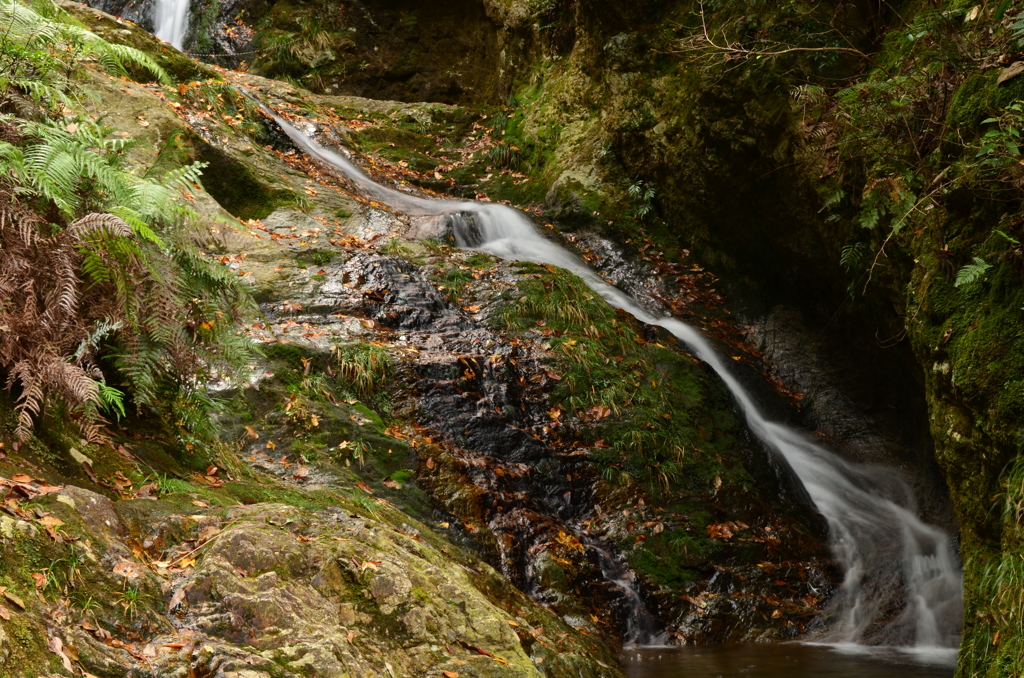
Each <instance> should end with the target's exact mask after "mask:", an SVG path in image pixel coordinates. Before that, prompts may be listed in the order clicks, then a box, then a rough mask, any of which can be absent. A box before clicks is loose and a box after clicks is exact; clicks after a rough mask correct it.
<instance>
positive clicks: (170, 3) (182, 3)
mask: <svg viewBox="0 0 1024 678" xmlns="http://www.w3.org/2000/svg"><path fill="white" fill-rule="evenodd" d="M188 5H189V0H156V4H155V7H154V9H155V11H154V16H153V35H155V36H156V37H158V38H160V39H161V40H163V41H165V42H169V43H171V44H172V45H174V47H175V48H177V49H181V48H182V46H183V45H184V43H185V31H187V30H188Z"/></svg>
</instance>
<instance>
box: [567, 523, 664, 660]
mask: <svg viewBox="0 0 1024 678" xmlns="http://www.w3.org/2000/svg"><path fill="white" fill-rule="evenodd" d="M586 544H587V547H588V548H589V549H591V550H592V551H593V552H594V553H596V554H597V560H598V565H600V567H601V574H603V575H604V578H605V579H606V580H608V581H609V582H610V583H611V584H612V585H613V586H614V587H615V588H617V589H618V590H619V591H620V592H621V594H622V595H621V596H620V598H619V600H621V601H622V602H621V603H620V605H621V606H622V607H623V608H625V609H621V610H619V611H618V612H619V613H620V614H621V616H622V617H624V618H625V625H626V633H625V635H624V636H623V638H622V644H623V645H624V646H625V647H626V648H633V647H657V646H662V645H666V644H667V643H668V639H667V637H666V635H665V634H664V633H661V630H660V629H659V628H658V622H657V621H656V620H655V619H654V617H652V616H651V613H650V610H648V609H647V605H646V604H645V603H644V600H643V598H641V597H640V593H639V591H637V587H636V574H635V573H634V572H633V571H632V570H630V569H629V568H628V567H627V566H626V564H625V563H623V562H622V560H621V558H616V557H615V556H613V555H612V554H611V553H609V552H608V550H607V549H604V548H602V547H601V546H600V545H599V544H597V543H595V542H594V541H593V540H587V542H586Z"/></svg>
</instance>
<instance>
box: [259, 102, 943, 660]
mask: <svg viewBox="0 0 1024 678" xmlns="http://www.w3.org/2000/svg"><path fill="white" fill-rule="evenodd" d="M267 113H268V114H269V115H271V116H272V117H273V118H274V119H275V120H276V121H277V123H278V125H280V127H281V129H283V130H284V132H285V133H286V134H287V135H288V136H289V137H290V138H291V139H292V140H293V141H294V142H295V143H296V144H297V145H298V146H299V147H301V148H302V149H303V150H304V151H305V152H306V153H308V154H309V155H311V156H313V157H316V158H319V159H320V160H322V161H324V162H326V163H328V164H330V165H333V166H334V167H336V168H337V169H339V170H340V171H341V172H343V173H344V174H345V175H346V176H347V177H348V178H349V179H350V180H351V181H352V182H353V183H354V184H355V185H356V186H357V187H358V188H359V189H360V190H361V191H363V192H364V193H365V194H366V195H367V196H368V197H372V198H374V199H376V200H378V201H380V202H382V203H384V204H387V205H389V206H391V207H392V208H394V209H397V210H400V211H403V212H406V213H409V214H418V215H439V214H449V215H451V216H452V219H451V221H452V224H453V227H454V231H455V237H456V241H457V244H458V245H459V246H460V247H463V248H466V249H475V250H479V251H483V252H486V253H488V254H492V255H494V256H497V257H501V258H503V259H520V260H527V261H533V262H536V263H542V264H551V265H554V266H559V267H561V268H565V269H568V270H570V271H572V272H573V273H575V274H576V275H578V276H579V277H580V278H582V279H583V280H584V281H585V282H586V284H587V285H589V286H590V288H591V289H593V290H594V291H595V292H596V293H598V294H600V295H601V296H602V297H603V298H604V299H605V300H606V301H607V302H608V303H609V304H611V305H612V306H614V307H616V308H619V309H622V310H623V311H625V312H627V313H629V314H631V315H632V316H634V317H635V318H636V319H637V320H640V321H641V322H644V323H647V324H649V325H655V326H658V327H663V328H665V329H666V330H668V331H669V332H671V333H672V334H673V335H674V336H675V337H676V338H677V339H678V340H679V341H680V342H682V343H683V344H684V345H686V346H687V347H688V348H689V349H690V351H692V352H693V353H694V355H696V356H697V357H699V358H700V359H701V360H703V361H704V362H706V363H707V364H708V365H709V366H710V367H711V368H712V369H713V370H714V371H715V372H716V373H717V374H718V376H719V377H720V378H721V379H722V381H723V382H724V383H725V385H726V387H727V388H728V389H729V391H730V392H731V393H732V395H733V397H734V398H735V400H736V403H737V405H738V406H739V408H740V409H741V410H742V412H743V414H744V416H745V417H746V421H747V424H748V426H749V427H750V430H751V431H752V432H753V433H754V434H755V435H756V436H757V438H758V439H759V440H760V441H761V442H762V443H763V444H764V445H765V446H766V447H768V448H769V449H770V450H771V451H772V452H773V453H775V454H777V455H779V456H781V457H782V458H783V459H784V460H785V461H786V462H787V463H788V464H789V466H790V467H791V468H792V469H793V472H794V473H795V474H796V476H797V477H798V478H799V479H800V481H801V482H802V483H803V485H804V487H805V488H806V490H807V492H808V494H809V496H810V498H811V500H812V501H813V502H814V505H815V506H816V507H817V509H818V511H819V512H820V513H821V514H822V516H824V517H825V519H826V520H827V522H828V525H829V534H830V537H829V540H830V544H829V545H830V547H831V549H832V552H833V554H834V556H835V558H836V560H837V561H838V562H839V564H840V565H841V566H842V568H843V572H844V577H845V578H844V582H843V584H842V587H841V589H840V592H839V593H838V594H837V597H836V599H835V600H834V602H833V603H832V605H831V606H830V608H829V620H830V622H831V624H830V631H829V634H828V636H827V638H826V640H828V641H829V642H836V643H858V642H862V641H864V640H866V639H868V636H869V635H870V637H871V639H873V640H874V641H875V642H884V643H887V644H892V645H901V646H914V647H916V648H918V649H920V650H923V651H926V650H929V649H939V648H955V647H956V646H957V645H958V644H959V633H960V628H961V624H962V608H963V594H962V575H961V572H960V568H959V563H958V559H957V557H956V554H955V553H954V551H953V546H952V543H951V539H950V537H949V535H947V534H946V533H945V532H943V531H942V530H940V529H939V528H937V527H933V526H931V525H927V524H925V523H924V522H922V521H921V520H920V519H919V518H918V517H917V516H916V515H915V514H914V513H913V512H912V511H910V510H908V509H907V508H904V507H903V506H901V505H900V504H898V503H897V502H896V501H894V500H893V499H891V498H889V497H887V496H886V495H885V494H884V493H883V491H882V490H881V489H880V487H881V486H882V485H883V484H882V483H878V482H875V480H874V478H875V477H877V472H875V473H872V471H871V470H870V469H867V468H863V467H860V466H858V465H855V464H851V463H849V462H846V461H844V460H843V459H841V458H839V457H838V456H836V455H835V454H833V453H832V452H830V451H828V450H826V449H825V448H824V447H822V446H820V445H819V444H817V443H816V442H814V441H813V440H811V438H810V437H809V436H807V435H806V434H804V433H802V432H800V431H797V430H795V429H793V428H790V427H788V426H786V425H783V424H780V423H777V422H773V421H769V420H768V419H766V418H765V416H764V415H763V414H762V412H761V410H760V408H759V407H758V406H757V404H756V403H755V402H754V400H753V398H752V397H751V395H750V393H749V392H748V391H747V390H746V389H745V388H744V387H743V386H742V384H740V382H739V381H738V380H737V378H736V377H735V376H734V375H733V374H732V372H731V371H730V368H729V366H728V365H727V364H726V361H724V360H723V359H722V358H721V356H719V355H718V353H716V351H715V350H714V349H713V348H712V346H711V344H710V343H709V342H708V341H707V339H705V338H704V336H703V335H701V334H700V332H698V331H697V330H695V329H694V328H692V327H690V326H689V325H687V324H685V323H683V322H681V321H679V320H677V319H675V318H671V317H656V316H654V315H652V314H651V313H648V312H647V311H645V310H644V309H642V308H641V307H640V306H639V305H638V304H637V303H636V302H635V301H634V300H633V299H632V298H630V297H629V296H628V295H626V294H625V293H624V292H622V291H621V290H619V289H617V288H615V287H613V286H611V285H609V284H607V283H605V282H604V281H603V280H602V279H601V278H600V277H598V275H597V274H596V273H595V272H594V271H593V270H591V269H590V268H589V267H587V266H586V264H584V263H583V262H582V261H580V260H579V259H577V258H576V257H575V256H573V255H572V254H571V253H570V252H569V251H567V250H566V249H564V248H562V247H560V246H559V245H557V244H555V243H553V242H551V241H549V240H547V239H546V238H544V237H543V236H542V235H541V234H540V233H539V232H538V231H537V230H536V228H535V227H534V225H533V222H532V221H530V219H529V218H528V217H527V216H526V215H525V214H523V213H522V212H519V211H518V210H515V209H513V208H511V207H507V206H505V205H499V204H493V203H479V202H467V201H456V200H427V199H424V198H419V197H416V196H412V195H409V194H407V193H403V192H401V191H397V190H395V189H391V188H387V187H385V186H381V185H380V184H378V183H376V182H374V181H373V180H372V179H370V178H369V177H368V176H366V175H365V174H364V173H363V172H362V171H361V170H359V168H357V167H356V166H355V165H354V164H353V163H351V162H350V161H349V160H347V159H346V158H344V157H343V156H341V155H340V154H338V153H335V152H333V151H330V150H328V149H325V148H323V147H321V146H320V145H318V144H316V143H315V142H313V141H312V140H311V139H310V138H308V137H307V136H306V135H304V134H302V133H301V132H300V131H299V130H297V129H296V128H295V127H293V126H292V125H290V124H289V123H288V122H286V121H285V120H283V119H281V118H280V117H278V116H276V115H274V114H273V112H271V111H267ZM890 480H891V479H890ZM889 484H890V485H891V482H890V483H889ZM621 583H622V584H623V585H625V584H626V583H625V582H621ZM869 632H870V634H869Z"/></svg>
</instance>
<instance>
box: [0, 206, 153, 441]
mask: <svg viewBox="0 0 1024 678" xmlns="http://www.w3.org/2000/svg"><path fill="white" fill-rule="evenodd" d="M46 228H49V226H48V225H46V224H45V223H44V222H43V220H42V219H41V218H40V217H38V216H36V215H35V214H33V213H32V212H31V211H29V210H28V209H27V208H25V207H23V206H21V205H19V204H18V203H17V202H16V201H15V199H14V196H13V194H12V192H11V191H10V190H7V189H0V370H2V371H3V372H4V373H5V374H6V382H7V388H8V389H9V390H11V391H14V392H17V393H18V395H17V398H16V404H15V408H16V411H17V415H18V425H17V435H18V437H19V438H22V439H24V438H26V437H27V436H28V435H29V434H30V432H31V430H32V426H33V420H34V418H36V417H38V416H39V415H40V414H41V413H42V411H43V407H44V404H45V402H46V400H47V399H48V398H52V397H57V398H59V399H61V400H62V401H63V402H64V403H65V404H66V405H67V406H68V407H69V409H70V410H71V412H72V413H73V414H74V416H75V417H76V418H77V419H78V420H79V422H80V423H81V424H82V427H83V432H84V433H85V434H86V435H87V437H90V438H94V439H95V438H99V437H101V434H100V429H99V426H100V425H101V424H102V418H101V416H100V413H99V406H100V404H101V398H100V389H101V379H102V375H101V373H100V371H99V368H98V367H97V365H96V364H95V361H94V358H95V356H94V352H93V351H92V350H90V349H89V347H88V346H86V344H87V341H88V338H89V332H90V327H91V326H94V325H95V324H96V322H98V321H99V322H106V323H108V324H110V323H116V322H118V321H119V320H121V318H120V317H119V309H120V308H123V304H121V303H118V302H119V301H120V300H118V299H115V298H113V297H116V296H117V295H116V294H112V292H113V290H112V287H111V286H110V285H105V286H104V285H98V286H91V287H90V288H89V289H87V290H83V283H82V280H81V276H80V270H81V264H82V259H83V257H84V254H83V244H84V243H86V242H87V241H89V240H90V239H94V238H116V237H130V236H131V235H132V231H131V229H130V228H129V227H128V225H127V224H126V223H125V222H124V221H123V220H122V219H120V218H119V217H116V216H113V215H110V214H90V215H87V216H85V217H82V218H81V219H78V220H76V221H74V222H72V223H71V224H69V225H68V226H67V227H66V228H63V229H58V230H56V231H55V232H54V233H52V234H45V233H44V232H43V231H44V229H46ZM139 272H140V273H141V271H139ZM83 296H84V297H86V299H84V301H85V303H83ZM83 347H84V348H85V350H83Z"/></svg>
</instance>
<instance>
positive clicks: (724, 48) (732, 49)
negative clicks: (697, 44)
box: [700, 2, 871, 60]
mask: <svg viewBox="0 0 1024 678" xmlns="http://www.w3.org/2000/svg"><path fill="white" fill-rule="evenodd" d="M700 23H701V30H702V32H703V37H704V42H706V43H707V44H708V45H710V46H711V47H713V48H714V49H716V50H718V51H719V52H725V53H726V54H735V55H738V56H744V57H777V56H782V55H785V54H793V53H796V52H843V53H846V54H853V55H855V56H858V57H860V58H862V59H868V60H871V57H870V56H869V55H867V54H865V53H864V52H862V51H860V50H859V49H856V48H854V47H785V48H783V49H776V50H771V51H763V50H756V49H748V48H746V47H738V46H736V45H735V44H733V43H731V42H729V39H728V38H726V37H725V33H724V31H723V33H722V39H723V41H724V44H718V43H717V42H715V41H714V39H713V38H712V37H711V34H710V32H709V31H708V24H707V19H706V18H705V15H704V3H703V2H701V3H700Z"/></svg>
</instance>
